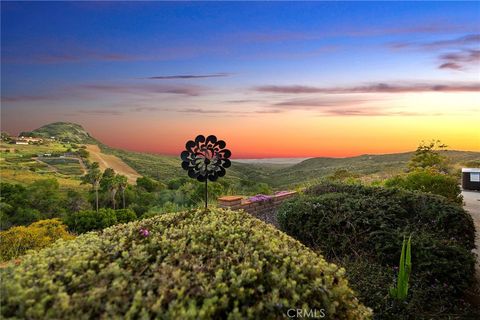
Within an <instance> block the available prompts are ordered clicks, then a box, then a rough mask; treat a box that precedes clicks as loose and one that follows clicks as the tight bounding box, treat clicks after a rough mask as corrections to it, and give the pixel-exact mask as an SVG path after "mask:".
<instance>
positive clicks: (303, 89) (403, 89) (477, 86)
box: [254, 83, 480, 94]
mask: <svg viewBox="0 0 480 320" xmlns="http://www.w3.org/2000/svg"><path fill="white" fill-rule="evenodd" d="M254 90H255V91H258V92H268V93H282V94H283V93H285V94H305V93H325V94H347V93H408V92H429V91H434V92H478V91H480V83H473V84H406V85H397V84H387V83H378V84H369V85H364V86H358V87H331V88H326V87H311V86H302V85H291V86H275V85H268V86H258V87H255V88H254Z"/></svg>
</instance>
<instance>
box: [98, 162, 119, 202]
mask: <svg viewBox="0 0 480 320" xmlns="http://www.w3.org/2000/svg"><path fill="white" fill-rule="evenodd" d="M107 170H108V169H107ZM107 170H105V172H106V171H107ZM112 171H113V169H112ZM121 180H122V179H121V178H120V176H119V175H117V174H115V171H113V175H110V173H108V174H107V176H106V177H103V178H102V182H101V183H102V188H106V190H107V191H108V194H109V196H110V201H111V202H112V207H113V210H115V209H116V203H117V201H116V195H117V192H118V189H119V188H120V183H121Z"/></svg>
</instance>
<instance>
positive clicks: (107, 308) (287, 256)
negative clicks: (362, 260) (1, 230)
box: [1, 210, 370, 319]
mask: <svg viewBox="0 0 480 320" xmlns="http://www.w3.org/2000/svg"><path fill="white" fill-rule="evenodd" d="M1 273H2V279H4V283H3V286H2V294H1V305H2V309H1V312H2V316H3V317H5V318H9V317H19V318H29V319H44V318H56V319H60V318H62V319H68V318H75V319H100V318H126V319H136V318H144V319H153V318H163V319H227V318H229V319H244V318H250V319H283V318H285V314H286V311H287V310H288V309H291V308H303V309H307V310H309V309H324V310H325V313H326V314H327V315H328V317H329V318H332V319H365V318H369V317H370V311H369V310H368V309H367V308H365V307H364V306H362V305H361V304H359V303H358V301H357V299H356V298H355V296H354V294H353V292H352V291H351V290H350V289H349V288H348V286H347V281H346V280H345V279H344V270H343V269H341V268H339V267H337V266H336V265H334V264H329V263H327V262H326V261H325V260H323V258H322V257H320V256H318V255H317V254H315V253H314V252H312V251H311V250H309V249H307V248H305V247H304V246H303V245H301V244H300V243H299V242H297V241H294V240H293V239H291V238H290V237H288V236H286V235H285V234H283V233H282V232H280V231H278V230H276V229H274V228H273V227H271V226H269V225H267V224H265V223H263V222H261V221H259V220H257V219H255V218H253V217H251V216H249V215H248V214H246V213H243V212H232V211H223V210H212V211H208V212H204V211H190V212H182V213H170V214H164V215H160V216H156V217H154V218H150V219H145V220H142V221H137V222H134V223H130V224H124V225H119V226H115V227H112V228H109V229H106V230H104V231H103V232H102V233H99V234H95V233H89V234H86V235H82V236H80V237H78V238H77V239H75V240H73V241H69V242H59V243H56V244H55V245H54V246H52V247H49V248H46V249H44V250H43V251H41V252H39V253H36V254H31V255H29V256H26V257H24V258H23V259H22V262H21V263H20V264H19V265H14V264H9V265H8V266H7V267H6V268H4V269H3V270H1ZM32 281H35V283H36V285H35V286H31V283H32Z"/></svg>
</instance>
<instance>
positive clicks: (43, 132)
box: [20, 122, 98, 144]
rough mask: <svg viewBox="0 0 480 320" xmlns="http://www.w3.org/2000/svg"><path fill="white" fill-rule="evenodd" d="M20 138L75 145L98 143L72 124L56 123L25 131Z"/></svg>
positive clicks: (83, 130) (78, 126)
mask: <svg viewBox="0 0 480 320" xmlns="http://www.w3.org/2000/svg"><path fill="white" fill-rule="evenodd" d="M20 136H25V137H37V138H51V137H55V139H56V140H59V141H65V142H74V143H95V144H96V143H98V141H96V140H95V139H94V138H93V137H92V136H90V134H89V133H88V132H87V131H86V130H85V129H84V128H83V127H82V126H81V125H79V124H76V123H70V122H54V123H50V124H47V125H45V126H43V127H40V128H38V129H35V130H33V131H25V132H22V133H20Z"/></svg>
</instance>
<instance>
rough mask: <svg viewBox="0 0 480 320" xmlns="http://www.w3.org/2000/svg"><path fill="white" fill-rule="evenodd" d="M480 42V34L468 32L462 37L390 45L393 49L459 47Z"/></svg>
mask: <svg viewBox="0 0 480 320" xmlns="http://www.w3.org/2000/svg"><path fill="white" fill-rule="evenodd" d="M478 44H480V34H467V35H464V36H461V37H456V38H451V39H443V40H436V41H423V42H395V43H390V44H389V45H390V47H391V48H393V49H406V48H413V49H428V50H431V49H445V48H458V47H464V46H469V45H478Z"/></svg>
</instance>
